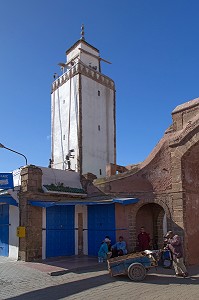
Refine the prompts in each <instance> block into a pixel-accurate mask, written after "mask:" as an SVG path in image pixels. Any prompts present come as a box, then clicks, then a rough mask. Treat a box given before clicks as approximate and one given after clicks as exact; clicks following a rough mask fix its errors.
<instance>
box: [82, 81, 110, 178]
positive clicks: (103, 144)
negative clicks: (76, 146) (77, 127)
mask: <svg viewBox="0 0 199 300" xmlns="http://www.w3.org/2000/svg"><path fill="white" fill-rule="evenodd" d="M98 91H99V92H100V96H98ZM114 130H115V124H114V91H113V90H112V89H110V88H108V87H106V86H104V85H102V84H100V83H98V82H96V81H95V80H91V79H90V78H88V77H86V76H82V135H83V139H82V152H83V154H82V157H83V166H82V169H83V174H84V173H87V172H91V173H93V174H95V175H96V176H97V177H104V176H106V164H107V163H114V134H115V132H114ZM100 169H101V174H100Z"/></svg>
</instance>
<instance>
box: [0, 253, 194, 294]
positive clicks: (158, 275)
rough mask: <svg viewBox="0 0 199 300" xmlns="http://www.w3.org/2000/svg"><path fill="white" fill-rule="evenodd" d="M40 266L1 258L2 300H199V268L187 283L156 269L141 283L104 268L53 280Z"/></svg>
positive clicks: (167, 270) (91, 267)
mask: <svg viewBox="0 0 199 300" xmlns="http://www.w3.org/2000/svg"><path fill="white" fill-rule="evenodd" d="M41 266H42V265H38V267H37V264H34V263H32V264H31V263H24V262H20V261H19V262H16V261H12V260H9V259H7V258H0V299H1V300H3V299H13V300H14V299H16V300H27V299H28V300H31V299H34V300H36V299H44V300H45V299H46V300H47V299H48V300H57V299H71V300H72V299H73V300H77V299H78V300H79V299H88V300H91V299H92V300H93V299H94V300H97V299H100V300H101V299H109V300H110V299H114V300H117V299H118V300H121V299H142V300H145V299H147V300H150V299H158V300H164V299H165V300H168V299H175V300H178V299H179V300H185V299H189V300H196V299H197V300H198V299H199V266H194V267H190V268H189V272H190V274H191V276H190V278H186V279H184V278H176V277H175V276H174V271H173V270H170V269H162V268H158V270H157V271H156V270H155V269H153V270H152V271H150V272H149V273H148V275H147V277H146V278H145V280H144V281H143V282H139V283H137V282H132V281H130V280H129V279H128V277H126V276H120V277H113V278H112V277H110V275H109V274H108V272H107V270H106V266H105V265H103V266H102V265H97V266H94V265H91V266H90V267H89V268H87V267H83V268H79V269H76V270H69V271H68V272H65V274H64V275H59V276H50V275H49V272H48V270H47V268H46V267H44V268H42V267H41Z"/></svg>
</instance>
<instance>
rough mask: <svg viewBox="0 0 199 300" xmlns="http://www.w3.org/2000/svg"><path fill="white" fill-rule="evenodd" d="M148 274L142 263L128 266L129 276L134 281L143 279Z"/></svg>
mask: <svg viewBox="0 0 199 300" xmlns="http://www.w3.org/2000/svg"><path fill="white" fill-rule="evenodd" d="M145 276H146V269H145V267H144V266H143V265H142V264H140V263H133V264H131V265H130V266H129V267H128V277H129V278H130V279H131V280H133V281H142V280H143V279H144V278H145Z"/></svg>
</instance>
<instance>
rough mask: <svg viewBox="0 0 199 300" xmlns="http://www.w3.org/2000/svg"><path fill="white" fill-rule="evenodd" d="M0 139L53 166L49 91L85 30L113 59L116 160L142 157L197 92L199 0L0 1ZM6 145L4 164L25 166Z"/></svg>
mask: <svg viewBox="0 0 199 300" xmlns="http://www.w3.org/2000/svg"><path fill="white" fill-rule="evenodd" d="M0 7H1V9H0V38H1V40H0V41H1V47H0V83H1V84H0V87H1V134H0V143H2V144H4V145H5V146H7V147H9V148H12V149H14V150H16V151H18V152H21V153H23V154H25V155H26V156H27V158H28V163H29V164H35V165H40V166H48V160H49V158H50V156H51V155H50V153H51V141H50V134H51V123H50V109H51V107H50V90H51V83H52V81H53V73H54V72H59V67H58V66H57V64H58V63H59V62H63V61H65V51H66V50H67V49H68V48H70V47H71V46H72V45H73V44H74V43H75V42H76V41H77V40H78V39H79V38H80V31H81V30H80V27H81V24H82V23H84V24H85V38H86V41H87V42H88V43H90V44H92V45H93V46H94V47H96V48H98V49H99V50H100V54H101V56H102V57H103V58H104V59H106V60H109V61H111V62H112V64H111V65H108V64H103V66H102V72H103V73H104V74H105V75H107V76H109V77H111V78H112V79H113V80H114V81H115V84H116V93H117V94H116V101H117V102H116V109H117V123H116V124H117V163H118V164H121V165H128V164H133V163H137V162H140V161H142V160H144V159H145V158H146V157H147V156H148V154H149V153H150V152H151V151H152V149H153V148H154V146H155V145H156V144H157V142H158V141H159V140H160V138H161V137H162V136H163V134H164V131H165V130H166V129H167V127H168V126H169V125H170V124H171V122H172V121H171V112H172V110H173V109H174V108H175V107H176V106H177V105H179V104H181V103H184V102H186V101H189V100H191V99H194V98H197V97H199V24H198V16H199V1H198V0H190V1H188V0H167V1H163V0H150V1H149V0H124V1H115V0H109V1H107V0H102V1H95V0H84V1H82V0H81V1H80V0H77V1H69V0H68V1H67V0H59V1H55V0H34V1H33V0H0ZM24 163H25V162H24V159H23V157H20V156H18V155H17V154H14V153H11V152H9V151H6V150H5V149H0V172H7V171H8V172H9V171H12V170H13V169H16V168H18V167H20V166H22V165H24Z"/></svg>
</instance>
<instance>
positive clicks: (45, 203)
mask: <svg viewBox="0 0 199 300" xmlns="http://www.w3.org/2000/svg"><path fill="white" fill-rule="evenodd" d="M138 201H139V199H138V198H114V199H108V200H101V201H85V200H82V201H81V200H76V201H59V202H51V201H35V200H29V201H28V203H29V204H30V205H33V206H39V207H50V206H62V205H78V204H79V205H102V204H103V205H104V204H106V205H107V204H113V203H119V204H122V205H128V204H134V203H137V202H138Z"/></svg>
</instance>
